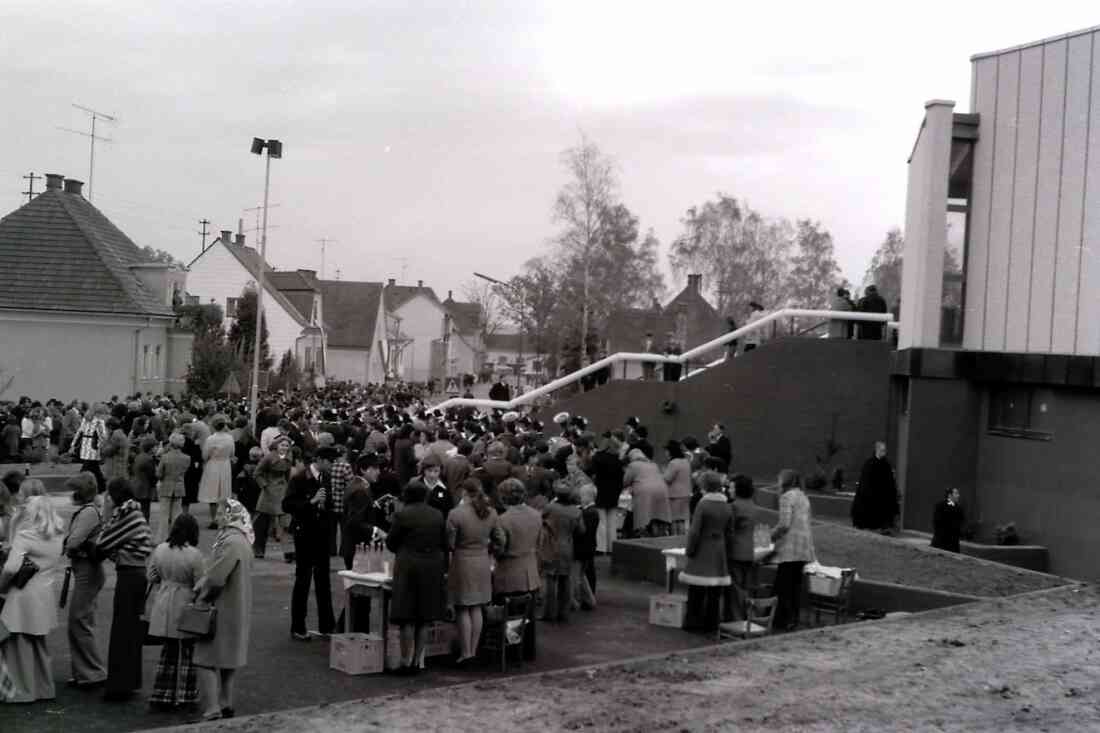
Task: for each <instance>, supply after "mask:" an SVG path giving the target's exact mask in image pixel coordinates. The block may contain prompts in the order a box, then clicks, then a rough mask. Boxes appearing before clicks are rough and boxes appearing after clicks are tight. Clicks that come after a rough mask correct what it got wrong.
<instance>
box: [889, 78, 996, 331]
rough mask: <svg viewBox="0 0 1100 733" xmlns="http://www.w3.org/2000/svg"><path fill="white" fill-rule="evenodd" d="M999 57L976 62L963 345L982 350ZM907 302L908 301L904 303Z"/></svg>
mask: <svg viewBox="0 0 1100 733" xmlns="http://www.w3.org/2000/svg"><path fill="white" fill-rule="evenodd" d="M996 92H997V59H995V58H993V59H984V60H980V61H975V62H974V89H973V96H974V103H973V105H972V109H973V110H974V111H975V112H977V113H978V114H979V115H980V119H981V122H980V123H979V124H980V126H981V135H980V136H979V138H978V141H977V142H976V143H975V144H974V172H973V175H972V184H971V192H970V202H969V203H970V214H969V227H970V234H969V241H968V242H967V255H966V256H967V265H966V314H965V318H966V320H965V323H964V326H963V346H965V347H966V348H968V349H981V348H983V346H984V331H985V287H986V260H987V254H988V252H989V217H990V202H991V194H992V186H993V141H994V137H995V136H994V122H995V121H996V117H997V93H996ZM903 305H904V304H903Z"/></svg>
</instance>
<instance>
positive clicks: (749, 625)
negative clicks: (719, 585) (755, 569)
mask: <svg viewBox="0 0 1100 733" xmlns="http://www.w3.org/2000/svg"><path fill="white" fill-rule="evenodd" d="M778 606H779V597H778V596H769V597H767V598H746V599H745V619H746V620H744V621H726V622H725V623H721V624H718V641H722V640H723V639H726V638H731V637H739V638H741V639H750V638H753V637H756V636H767V635H768V634H770V633H772V622H773V621H774V620H775V609H776V608H777V607H778Z"/></svg>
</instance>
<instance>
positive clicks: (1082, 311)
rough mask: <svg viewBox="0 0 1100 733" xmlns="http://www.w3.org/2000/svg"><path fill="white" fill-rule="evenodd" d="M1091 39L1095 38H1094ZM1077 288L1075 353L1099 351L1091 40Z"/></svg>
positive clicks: (1099, 85) (1098, 89) (1099, 235)
mask: <svg viewBox="0 0 1100 733" xmlns="http://www.w3.org/2000/svg"><path fill="white" fill-rule="evenodd" d="M1094 38H1095V37H1094ZM1093 46H1094V48H1093V54H1092V91H1091V97H1090V99H1089V122H1088V128H1089V130H1088V148H1087V150H1086V151H1085V160H1086V163H1085V177H1086V178H1085V204H1084V207H1085V208H1084V219H1083V224H1082V227H1083V238H1082V250H1081V255H1082V256H1081V273H1080V289H1079V291H1078V294H1077V348H1076V352H1077V353H1078V354H1100V73H1098V72H1100V69H1097V65H1098V63H1100V57H1098V56H1097V54H1096V51H1095V40H1094V42H1093Z"/></svg>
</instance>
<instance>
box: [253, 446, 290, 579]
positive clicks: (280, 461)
mask: <svg viewBox="0 0 1100 733" xmlns="http://www.w3.org/2000/svg"><path fill="white" fill-rule="evenodd" d="M291 461H292V459H291V457H290V438H288V437H286V436H285V435H280V436H278V437H276V438H275V439H274V440H272V441H271V445H270V450H269V451H268V453H267V455H266V456H264V457H263V458H261V459H260V462H259V464H257V466H256V472H255V474H254V476H255V479H256V485H257V486H259V487H260V498H259V499H258V500H257V501H256V526H255V528H254V529H255V535H256V541H255V542H254V543H253V545H252V551H253V556H254V557H255V558H257V559H263V557H264V554H265V553H266V552H267V534H268V532H269V531H270V529H271V527H272V526H274V527H275V541H276V542H281V541H282V536H281V530H282V527H281V526H280V525H281V524H282V517H283V516H284V515H283V499H285V498H286V489H287V485H288V483H289V482H290V469H291V468H292V467H293V464H292V463H291Z"/></svg>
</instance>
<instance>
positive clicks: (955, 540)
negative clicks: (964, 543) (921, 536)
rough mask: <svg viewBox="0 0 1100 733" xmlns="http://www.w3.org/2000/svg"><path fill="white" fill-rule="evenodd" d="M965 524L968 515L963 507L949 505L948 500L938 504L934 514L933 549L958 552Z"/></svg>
mask: <svg viewBox="0 0 1100 733" xmlns="http://www.w3.org/2000/svg"><path fill="white" fill-rule="evenodd" d="M965 523H966V514H965V512H963V508H962V507H961V506H959V505H958V504H949V503H948V502H947V499H943V500H942V501H940V502H939V503H937V504H936V508H935V510H934V511H933V513H932V547H938V548H939V549H941V550H948V551H950V552H958V551H959V539H960V538H961V537H962V529H963V525H964V524H965Z"/></svg>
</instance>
